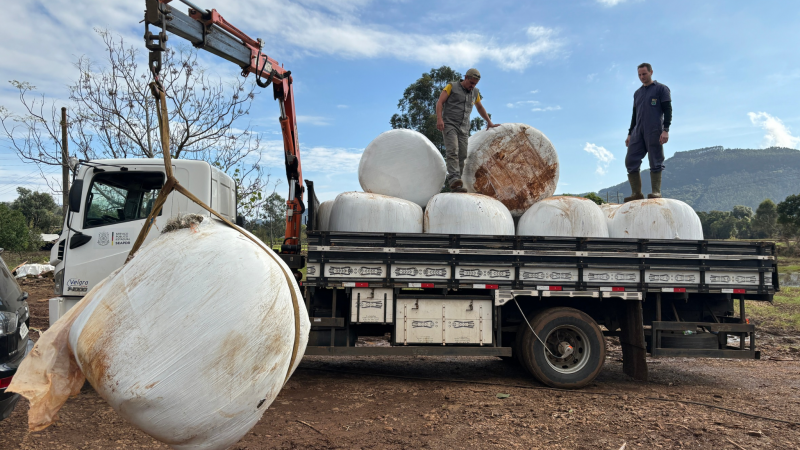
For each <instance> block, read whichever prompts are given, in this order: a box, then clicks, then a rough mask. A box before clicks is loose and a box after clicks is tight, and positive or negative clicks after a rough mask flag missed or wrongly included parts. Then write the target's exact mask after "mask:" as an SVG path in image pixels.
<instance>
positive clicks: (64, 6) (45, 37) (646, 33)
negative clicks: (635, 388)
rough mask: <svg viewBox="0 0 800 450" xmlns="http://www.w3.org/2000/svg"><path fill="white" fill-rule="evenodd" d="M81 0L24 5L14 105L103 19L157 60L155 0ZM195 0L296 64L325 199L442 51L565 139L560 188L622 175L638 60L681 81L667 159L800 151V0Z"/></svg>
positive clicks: (514, 110)
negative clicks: (152, 37)
mask: <svg viewBox="0 0 800 450" xmlns="http://www.w3.org/2000/svg"><path fill="white" fill-rule="evenodd" d="M79 3H80V5H79V4H77V3H76V2H68V1H66V0H54V1H48V2H46V3H44V2H13V4H12V5H10V6H9V7H10V11H7V14H10V16H7V17H12V18H13V20H11V21H9V22H7V23H8V24H9V25H8V26H7V27H5V28H4V29H3V30H0V36H1V37H2V40H3V42H6V43H9V44H10V45H4V46H3V47H2V48H0V73H1V74H2V75H3V76H2V77H0V78H2V80H0V81H2V84H0V105H3V106H5V107H7V108H8V109H10V110H13V111H19V102H18V100H17V99H16V96H15V93H14V91H13V89H12V88H11V86H10V85H8V84H6V83H5V81H6V80H11V79H18V80H26V81H29V82H31V83H32V84H34V85H36V86H37V87H38V88H39V91H40V92H42V93H45V94H46V95H47V96H48V97H52V98H56V99H63V98H65V97H66V85H67V84H69V83H70V82H71V81H72V80H74V79H75V76H76V73H75V70H74V68H73V67H72V65H71V63H72V62H74V61H75V59H76V58H77V57H79V56H81V55H87V56H89V57H92V58H96V59H101V58H102V54H101V53H100V52H101V50H102V45H101V42H100V39H99V37H98V36H97V35H96V34H95V33H94V32H93V31H92V29H93V28H94V27H105V28H108V29H109V30H111V31H113V32H115V33H118V34H120V35H122V36H124V37H125V38H126V39H127V40H128V42H130V43H132V44H133V45H141V47H142V50H143V51H142V60H143V61H144V60H145V59H146V54H145V53H144V46H143V45H142V44H143V42H142V40H141V35H142V32H143V25H141V24H139V23H138V22H139V20H141V11H142V10H143V8H144V1H143V0H136V1H125V2H120V1H118V2H103V1H100V0H84V1H81V2H79ZM196 3H199V4H200V6H203V7H205V8H217V10H218V11H219V12H220V13H221V14H222V15H223V16H224V17H225V18H226V19H228V20H229V21H230V22H232V23H234V24H235V25H237V26H238V27H239V28H240V29H242V30H243V31H245V32H246V33H248V34H250V35H251V36H254V37H262V38H264V39H265V41H266V43H267V44H266V46H265V51H266V52H267V53H268V54H269V55H270V56H271V57H273V58H275V59H277V60H278V61H280V62H282V63H284V65H285V67H286V68H288V69H290V70H292V73H293V74H294V77H295V80H296V83H295V93H296V96H297V99H296V104H297V111H298V114H299V115H300V117H299V119H300V125H299V133H300V142H301V155H302V157H303V162H304V163H303V171H304V175H305V178H307V179H311V180H314V181H315V182H316V187H317V190H318V191H319V193H320V197H321V199H322V200H326V199H330V198H333V197H334V196H335V195H336V194H337V193H339V192H343V191H349V190H360V187H359V184H358V177H357V173H356V170H357V167H358V161H359V155H360V153H361V151H362V150H363V148H364V147H366V145H367V144H368V143H369V142H370V141H371V140H372V139H373V138H375V137H376V136H377V135H378V134H380V133H381V132H383V131H386V130H388V129H389V128H390V127H389V118H390V117H391V115H392V114H393V113H395V112H397V101H398V100H399V98H400V97H401V96H402V92H403V89H404V88H405V87H406V86H407V85H408V84H410V83H411V82H413V81H414V80H415V79H417V78H418V77H419V76H420V75H421V74H422V73H423V72H426V71H428V70H430V69H431V68H432V67H439V66H440V65H442V64H447V65H449V66H451V67H453V68H454V69H456V70H459V71H461V72H462V73H463V72H465V71H466V70H467V69H468V68H469V67H473V66H474V67H477V68H478V69H479V70H480V71H481V74H482V80H481V82H480V85H479V88H480V89H481V93H482V94H483V96H484V106H485V107H486V109H487V110H488V111H489V112H490V113H491V114H492V117H493V119H494V121H495V122H499V123H502V122H522V123H526V124H529V125H531V126H534V127H536V128H538V129H539V130H541V131H542V132H544V133H545V134H546V135H547V136H548V137H549V138H550V140H551V141H552V142H553V144H554V146H555V148H556V150H557V151H558V153H559V158H560V162H561V173H560V182H559V187H558V192H586V191H596V190H599V189H601V188H604V187H607V186H610V185H613V184H616V183H618V182H621V181H623V180H624V179H625V169H624V157H625V147H624V140H625V136H626V134H627V127H628V124H629V122H630V114H631V106H632V95H633V92H634V91H635V90H636V88H637V87H638V86H639V82H638V80H637V77H636V66H637V64H639V63H641V62H649V63H651V64H652V65H653V67H654V71H655V74H654V78H655V79H656V80H658V81H659V82H662V83H664V84H666V85H667V86H669V87H670V89H671V91H672V98H673V110H674V119H673V125H672V128H671V133H670V142H669V144H667V145H666V152H667V156H670V155H671V154H673V153H674V152H676V151H681V150H690V149H695V148H700V147H708V146H715V145H722V146H725V147H728V148H762V147H766V146H769V145H781V146H787V147H793V148H800V137H798V136H800V112H798V108H797V106H796V102H797V100H798V98H800V96H799V95H798V92H799V90H798V88H797V85H798V82H800V59H799V58H797V49H796V44H797V42H800V8H798V4H797V2H796V1H790V0H786V1H768V2H752V1H733V0H726V1H723V0H719V1H713V0H709V1H703V2H697V1H670V2H663V1H652V0H576V1H569V2H545V1H539V2H519V1H513V2H512V1H505V0H501V1H494V2H469V1H459V2H456V1H445V2H424V1H418V2H417V1H383V2H378V1H369V0H340V1H336V0H327V1H322V0H305V1H300V2H288V3H287V2H278V1H271V0H253V1H248V2H238V3H235V4H230V3H224V2H219V3H218V4H214V3H212V2H211V1H210V0H197V1H196ZM173 4H174V5H176V7H179V8H182V9H183V8H184V7H183V6H182V5H181V4H179V3H177V2H174V3H173ZM81 5H82V6H81ZM79 6H80V7H79ZM177 41H178V38H172V39H171V40H170V41H169V43H170V44H171V45H174V44H175V43H176V42H177ZM203 60H204V62H205V63H206V64H208V65H210V66H211V67H212V70H213V71H215V72H216V73H218V74H220V75H221V76H224V77H228V76H235V75H236V74H237V73H238V70H237V68H236V67H234V66H233V65H230V64H228V63H225V62H224V61H220V60H216V59H214V58H212V57H204V58H203ZM265 94H266V95H263V96H261V98H260V99H259V100H258V101H257V103H256V105H255V106H254V108H253V111H252V113H251V119H252V124H253V126H254V128H255V129H256V130H257V131H261V132H263V133H264V136H265V138H266V139H267V140H272V141H273V142H268V143H267V144H266V145H265V147H264V152H265V158H266V159H267V160H269V161H272V162H273V163H272V168H271V169H270V171H271V173H272V175H273V178H282V177H283V168H282V166H281V162H282V157H281V153H280V152H281V149H280V145H279V143H278V142H277V139H278V138H279V136H277V135H276V134H274V133H276V132H278V131H279V127H278V122H277V116H278V105H277V104H276V102H274V101H272V100H271V95H270V93H269V92H267V93H265ZM474 114H477V113H474ZM646 164H647V163H646V162H645V166H646ZM667 170H669V167H667ZM9 183H10V184H9ZM14 183H16V184H23V185H27V186H28V187H34V188H35V187H37V186H38V187H40V188H45V186H44V185H43V184H42V182H41V180H40V177H39V175H38V171H37V170H36V168H35V166H30V165H24V164H23V163H21V162H19V160H18V159H16V157H15V156H14V154H13V152H12V151H11V150H9V149H8V145H7V143H5V142H0V201H7V200H11V199H13V198H14V196H15V195H14V192H13V187H14V186H15V185H16V184H14ZM12 185H14V186H12ZM278 189H279V192H281V193H282V195H285V193H284V192H283V191H285V188H283V187H279V188H278Z"/></svg>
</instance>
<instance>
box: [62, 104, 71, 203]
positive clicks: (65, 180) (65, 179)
mask: <svg viewBox="0 0 800 450" xmlns="http://www.w3.org/2000/svg"><path fill="white" fill-rule="evenodd" d="M61 186H62V189H63V191H62V193H61V204H62V205H63V206H62V209H63V210H64V216H65V217H66V215H67V210H68V208H69V198H68V197H69V148H68V141H67V108H66V107H64V106H62V107H61Z"/></svg>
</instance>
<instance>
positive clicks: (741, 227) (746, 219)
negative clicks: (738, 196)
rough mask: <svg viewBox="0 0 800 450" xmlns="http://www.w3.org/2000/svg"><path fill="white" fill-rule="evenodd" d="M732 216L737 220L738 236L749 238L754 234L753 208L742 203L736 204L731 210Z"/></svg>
mask: <svg viewBox="0 0 800 450" xmlns="http://www.w3.org/2000/svg"><path fill="white" fill-rule="evenodd" d="M731 216H732V217H733V218H734V220H735V226H736V231H735V233H736V237H737V238H739V239H749V238H750V235H751V234H752V231H751V228H752V219H753V208H751V207H749V206H742V205H737V206H734V207H733V210H732V211H731Z"/></svg>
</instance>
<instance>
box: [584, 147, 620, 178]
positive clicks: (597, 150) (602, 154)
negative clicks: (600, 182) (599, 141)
mask: <svg viewBox="0 0 800 450" xmlns="http://www.w3.org/2000/svg"><path fill="white" fill-rule="evenodd" d="M583 151H585V152H589V153H591V154H592V155H594V157H595V158H597V170H596V172H597V173H599V174H600V175H605V174H606V172H607V171H608V165H609V164H610V163H611V161H613V160H614V155H612V154H611V152H610V151H608V150H606V149H605V147H600V146H599V145H595V144H591V143H589V142H587V143H586V145H585V146H584V147H583Z"/></svg>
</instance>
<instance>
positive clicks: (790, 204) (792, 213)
mask: <svg viewBox="0 0 800 450" xmlns="http://www.w3.org/2000/svg"><path fill="white" fill-rule="evenodd" d="M777 211H778V223H779V224H781V225H788V226H790V227H794V228H800V194H795V195H790V196H788V197H786V199H785V200H784V201H782V202H780V203H778V208H777Z"/></svg>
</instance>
